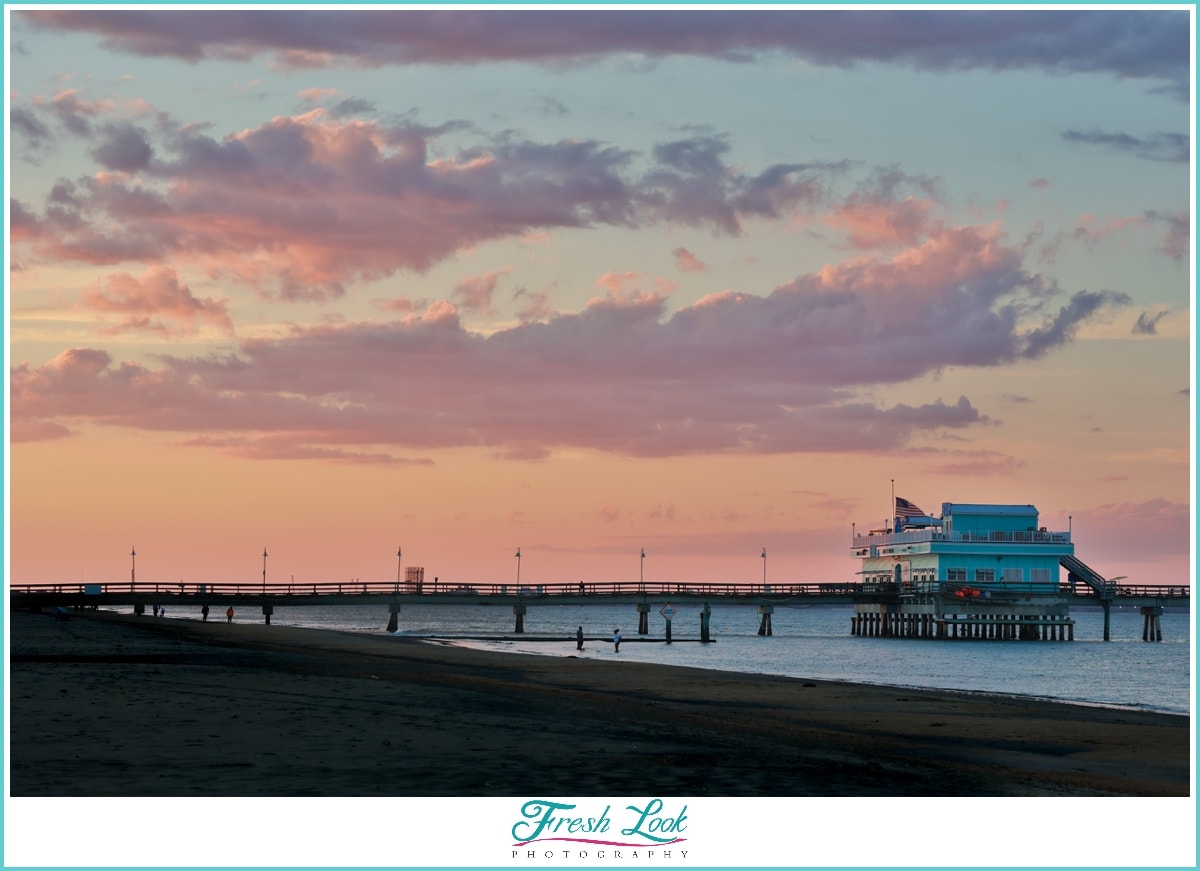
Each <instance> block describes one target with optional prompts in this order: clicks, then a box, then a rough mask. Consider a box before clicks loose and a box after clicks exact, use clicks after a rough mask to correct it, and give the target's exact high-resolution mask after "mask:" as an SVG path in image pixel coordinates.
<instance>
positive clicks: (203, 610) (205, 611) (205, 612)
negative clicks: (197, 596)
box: [200, 605, 208, 623]
mask: <svg viewBox="0 0 1200 871" xmlns="http://www.w3.org/2000/svg"><path fill="white" fill-rule="evenodd" d="M200 616H202V617H203V618H204V622H205V623H207V622H208V606H207V605H205V606H204V607H203V608H201V609H200Z"/></svg>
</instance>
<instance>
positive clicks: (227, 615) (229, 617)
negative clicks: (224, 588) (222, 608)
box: [225, 605, 233, 623]
mask: <svg viewBox="0 0 1200 871" xmlns="http://www.w3.org/2000/svg"><path fill="white" fill-rule="evenodd" d="M225 622H226V623H232V622H233V606H232V605H230V606H229V610H228V611H226V612H225Z"/></svg>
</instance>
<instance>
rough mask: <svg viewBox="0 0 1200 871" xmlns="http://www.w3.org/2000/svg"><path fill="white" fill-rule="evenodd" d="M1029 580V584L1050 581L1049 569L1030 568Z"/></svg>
mask: <svg viewBox="0 0 1200 871" xmlns="http://www.w3.org/2000/svg"><path fill="white" fill-rule="evenodd" d="M1029 582H1030V583H1031V584H1048V583H1050V569H1030V570H1029Z"/></svg>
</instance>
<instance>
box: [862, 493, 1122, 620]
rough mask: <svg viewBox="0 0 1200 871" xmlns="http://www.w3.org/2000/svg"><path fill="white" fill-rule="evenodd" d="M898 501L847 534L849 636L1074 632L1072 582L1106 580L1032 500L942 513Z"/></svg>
mask: <svg viewBox="0 0 1200 871" xmlns="http://www.w3.org/2000/svg"><path fill="white" fill-rule="evenodd" d="M895 506H896V510H895V516H894V517H893V519H892V522H891V523H890V524H887V525H885V526H884V527H883V528H880V529H872V530H870V531H869V532H868V533H866V534H865V535H864V534H860V533H858V532H857V530H855V532H854V533H853V536H852V542H851V553H852V555H853V556H854V557H855V558H856V559H858V560H860V562H861V569H860V571H859V572H858V574H859V576H860V586H859V589H860V593H859V594H858V595H857V596H856V598H855V605H854V609H855V614H854V618H853V622H852V625H851V631H852V632H853V633H854V634H862V635H891V636H917V637H936V638H960V637H967V638H1027V639H1032V638H1043V639H1050V640H1073V638H1074V621H1073V620H1071V619H1070V617H1069V616H1068V610H1069V596H1068V592H1069V590H1070V588H1071V587H1072V586H1073V585H1076V584H1079V583H1084V584H1087V585H1090V586H1093V587H1097V588H1099V587H1100V586H1102V585H1103V584H1104V578H1103V577H1102V576H1100V575H1099V574H1098V573H1096V572H1094V571H1093V570H1092V569H1090V568H1088V567H1087V566H1086V565H1084V564H1083V563H1082V562H1081V561H1080V560H1079V559H1078V558H1077V557H1076V556H1075V546H1074V544H1073V543H1072V542H1071V533H1070V531H1069V530H1068V531H1066V532H1063V531H1057V530H1049V529H1047V528H1046V527H1045V526H1043V525H1041V522H1040V519H1039V516H1038V510H1037V508H1036V507H1034V506H1033V505H992V504H976V503H963V502H943V503H942V512H941V516H940V517H933V516H932V515H929V514H925V513H923V512H922V511H921V510H920V509H918V508H917V507H916V506H915V505H913V504H912V503H910V502H908V501H907V500H904V499H896V500H895ZM1064 568H1065V569H1066V570H1067V580H1066V582H1065V583H1064V582H1063V581H1062V579H1061V575H1062V571H1061V570H1062V569H1064Z"/></svg>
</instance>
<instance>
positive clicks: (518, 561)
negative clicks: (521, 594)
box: [516, 547, 521, 590]
mask: <svg viewBox="0 0 1200 871" xmlns="http://www.w3.org/2000/svg"><path fill="white" fill-rule="evenodd" d="M516 555H517V589H518V590H520V589H521V548H519V547H518V548H517V554H516Z"/></svg>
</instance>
